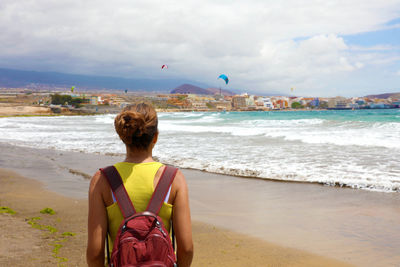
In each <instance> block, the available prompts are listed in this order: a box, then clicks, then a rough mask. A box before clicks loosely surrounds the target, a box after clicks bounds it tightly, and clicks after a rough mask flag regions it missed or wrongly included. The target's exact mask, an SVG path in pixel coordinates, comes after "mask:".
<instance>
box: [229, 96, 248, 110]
mask: <svg viewBox="0 0 400 267" xmlns="http://www.w3.org/2000/svg"><path fill="white" fill-rule="evenodd" d="M232 106H233V107H234V108H245V107H246V97H245V96H239V95H235V96H234V97H232Z"/></svg>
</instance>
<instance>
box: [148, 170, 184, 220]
mask: <svg viewBox="0 0 400 267" xmlns="http://www.w3.org/2000/svg"><path fill="white" fill-rule="evenodd" d="M177 171H178V169H177V168H175V167H172V166H168V165H166V166H165V168H164V171H163V173H162V174H161V177H160V180H159V181H158V184H157V187H156V189H155V190H154V193H153V195H152V196H151V199H150V202H149V204H148V206H147V208H146V210H147V211H150V212H152V213H154V214H156V215H157V214H158V212H159V211H160V209H161V206H162V204H163V202H164V199H165V196H166V195H167V193H168V190H169V188H170V186H171V184H172V182H173V181H174V178H175V175H176V172H177Z"/></svg>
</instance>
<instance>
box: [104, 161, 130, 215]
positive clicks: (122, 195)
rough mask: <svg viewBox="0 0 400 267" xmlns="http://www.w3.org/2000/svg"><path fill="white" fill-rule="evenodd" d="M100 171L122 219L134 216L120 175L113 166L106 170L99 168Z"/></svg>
mask: <svg viewBox="0 0 400 267" xmlns="http://www.w3.org/2000/svg"><path fill="white" fill-rule="evenodd" d="M100 171H101V172H102V173H103V175H104V176H105V177H106V178H107V181H108V183H109V184H110V187H111V190H112V192H113V193H114V196H115V198H116V199H117V203H118V206H119V209H120V210H121V213H122V215H123V216H124V219H126V218H129V217H130V216H132V215H133V214H135V213H136V210H135V208H134V207H133V204H132V201H131V199H130V198H129V195H128V193H127V192H126V189H125V187H124V184H123V182H122V178H121V175H120V174H119V172H118V171H117V169H116V168H115V167H114V166H108V167H106V168H101V169H100Z"/></svg>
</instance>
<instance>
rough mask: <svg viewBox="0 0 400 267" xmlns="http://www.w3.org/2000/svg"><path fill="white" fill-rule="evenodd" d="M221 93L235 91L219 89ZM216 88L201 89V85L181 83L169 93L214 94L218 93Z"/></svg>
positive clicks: (228, 93) (229, 93)
mask: <svg viewBox="0 0 400 267" xmlns="http://www.w3.org/2000/svg"><path fill="white" fill-rule="evenodd" d="M221 92H222V94H223V95H234V94H235V93H233V92H231V91H228V90H221ZM219 93H220V91H219V89H218V88H207V89H203V88H201V87H198V86H195V85H192V84H182V85H180V86H178V87H176V88H175V89H174V90H172V91H171V94H196V95H214V94H219Z"/></svg>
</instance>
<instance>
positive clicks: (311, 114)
mask: <svg viewBox="0 0 400 267" xmlns="http://www.w3.org/2000/svg"><path fill="white" fill-rule="evenodd" d="M210 114H220V117H221V118H224V119H225V121H226V122H234V121H243V120H254V119H263V120H300V119H324V120H332V121H361V122H400V109H362V110H304V111H303V110H300V111H265V112H258V111H254V112H222V113H210ZM190 118H192V119H194V118H196V116H194V117H189V118H188V119H189V120H190ZM177 119H178V118H177Z"/></svg>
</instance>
